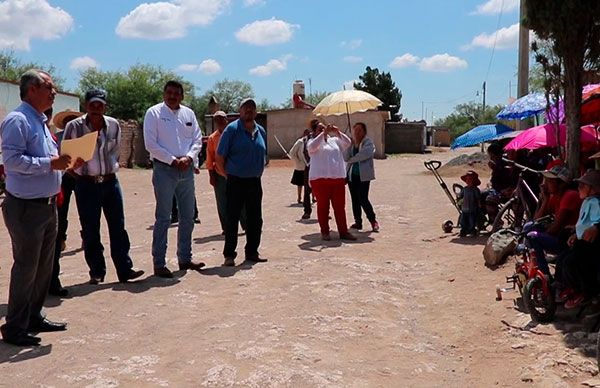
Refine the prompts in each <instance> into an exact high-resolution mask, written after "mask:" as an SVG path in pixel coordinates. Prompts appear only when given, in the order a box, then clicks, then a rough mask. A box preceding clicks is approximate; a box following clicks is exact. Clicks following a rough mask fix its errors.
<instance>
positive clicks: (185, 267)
mask: <svg viewBox="0 0 600 388" xmlns="http://www.w3.org/2000/svg"><path fill="white" fill-rule="evenodd" d="M205 265H206V264H204V263H202V262H198V263H194V262H193V261H188V262H187V263H179V270H180V271H186V270H188V269H191V270H192V271H199V270H201V269H202V267H204V266H205Z"/></svg>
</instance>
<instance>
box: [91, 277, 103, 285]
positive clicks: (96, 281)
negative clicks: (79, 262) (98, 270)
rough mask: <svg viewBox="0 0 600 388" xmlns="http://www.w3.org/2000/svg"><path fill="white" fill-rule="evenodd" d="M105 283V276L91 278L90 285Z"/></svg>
mask: <svg viewBox="0 0 600 388" xmlns="http://www.w3.org/2000/svg"><path fill="white" fill-rule="evenodd" d="M103 282H104V276H90V281H89V283H90V284H93V285H96V284H100V283H103Z"/></svg>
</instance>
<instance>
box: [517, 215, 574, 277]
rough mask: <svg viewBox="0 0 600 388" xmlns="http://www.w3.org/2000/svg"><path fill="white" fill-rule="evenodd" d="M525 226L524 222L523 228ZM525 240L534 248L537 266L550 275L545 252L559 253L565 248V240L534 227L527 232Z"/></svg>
mask: <svg viewBox="0 0 600 388" xmlns="http://www.w3.org/2000/svg"><path fill="white" fill-rule="evenodd" d="M527 227H528V225H527V224H526V225H525V226H524V228H527ZM526 242H527V245H528V246H529V247H530V248H532V249H533V250H535V253H536V260H537V265H538V268H539V269H540V271H542V272H543V273H545V274H547V275H550V268H549V267H548V261H547V260H546V253H545V252H548V253H560V252H562V251H563V250H565V249H566V248H567V246H566V244H565V242H564V241H562V240H561V239H559V238H558V237H556V236H553V235H551V234H548V233H546V232H544V231H541V230H535V229H534V230H532V231H530V232H528V233H527V238H526Z"/></svg>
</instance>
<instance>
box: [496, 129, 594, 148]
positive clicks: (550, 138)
mask: <svg viewBox="0 0 600 388" xmlns="http://www.w3.org/2000/svg"><path fill="white" fill-rule="evenodd" d="M558 136H559V138H560V145H564V144H565V139H566V138H567V127H566V125H560V127H559V131H558ZM597 142H598V140H597V138H596V129H595V127H594V126H593V125H586V126H585V127H581V143H594V144H595V143H597ZM556 146H558V141H557V139H556V127H555V126H554V124H544V125H538V126H537V127H532V128H529V129H526V130H525V131H523V132H522V133H521V134H519V135H518V136H517V137H515V138H514V139H512V140H511V141H510V143H508V144H507V145H506V146H505V147H504V149H505V150H520V149H523V148H526V149H528V150H535V149H537V148H543V147H556Z"/></svg>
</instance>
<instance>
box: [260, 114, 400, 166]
mask: <svg viewBox="0 0 600 388" xmlns="http://www.w3.org/2000/svg"><path fill="white" fill-rule="evenodd" d="M265 114H266V116H267V120H266V124H267V153H268V155H269V157H270V158H275V159H277V158H285V157H286V156H285V153H284V151H283V150H282V149H281V147H280V146H279V143H278V142H277V141H276V139H275V137H277V139H278V140H279V142H281V145H282V146H283V147H284V148H285V149H286V150H287V151H289V150H290V148H292V146H293V145H294V143H295V142H296V140H297V139H298V138H299V137H300V136H302V134H303V132H304V130H305V129H306V128H308V124H309V122H310V120H311V119H313V118H314V117H315V116H313V114H312V110H310V109H279V110H272V111H268V112H265ZM318 118H319V119H320V120H322V121H323V122H324V123H326V124H333V125H336V126H337V127H339V128H340V129H341V130H346V129H347V128H348V118H347V115H341V116H327V117H318ZM386 120H389V112H378V111H368V112H359V113H353V114H351V115H350V123H352V124H353V123H356V122H359V121H362V122H364V123H365V124H366V125H367V134H368V136H369V137H370V138H371V139H373V142H374V143H375V158H377V159H383V158H385V136H384V132H385V122H386Z"/></svg>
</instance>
